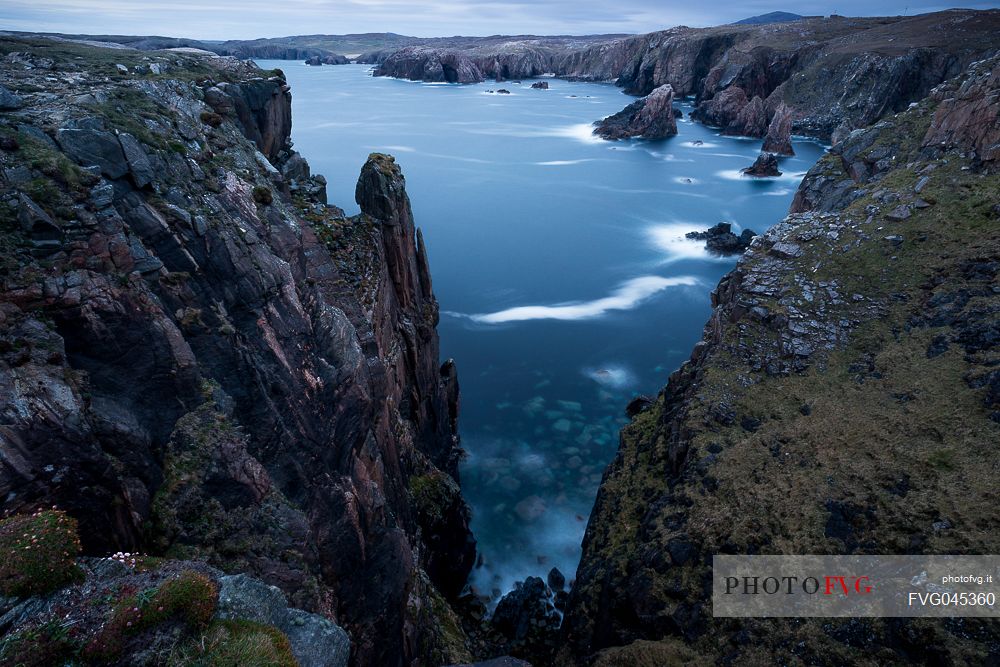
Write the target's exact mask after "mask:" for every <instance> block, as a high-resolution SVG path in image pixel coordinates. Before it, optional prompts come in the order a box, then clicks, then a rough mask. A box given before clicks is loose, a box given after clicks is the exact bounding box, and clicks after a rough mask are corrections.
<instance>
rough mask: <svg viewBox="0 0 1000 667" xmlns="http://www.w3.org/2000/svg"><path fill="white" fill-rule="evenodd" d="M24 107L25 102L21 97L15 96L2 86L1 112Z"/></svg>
mask: <svg viewBox="0 0 1000 667" xmlns="http://www.w3.org/2000/svg"><path fill="white" fill-rule="evenodd" d="M23 106H24V100H23V99H21V96H20V95H15V94H14V93H12V92H10V91H9V90H7V89H6V88H4V87H3V86H0V111H13V110H14V109H20V108H21V107H23Z"/></svg>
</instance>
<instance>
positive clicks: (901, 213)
mask: <svg viewBox="0 0 1000 667" xmlns="http://www.w3.org/2000/svg"><path fill="white" fill-rule="evenodd" d="M911 215H913V214H912V213H911V212H910V207H909V206H907V205H905V204H900V205H899V206H897V207H896V208H894V209H892V210H891V211H889V213H888V214H886V216H885V217H887V218H889V219H890V220H895V221H896V222H901V221H903V220H906V219H907V218H909V217H910V216H911Z"/></svg>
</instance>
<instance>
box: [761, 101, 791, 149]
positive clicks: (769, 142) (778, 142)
mask: <svg viewBox="0 0 1000 667" xmlns="http://www.w3.org/2000/svg"><path fill="white" fill-rule="evenodd" d="M761 150H762V151H763V152H765V153H775V154H777V155H795V151H794V150H792V110H791V109H789V108H788V106H787V105H786V104H785V103H784V102H782V103H781V104H779V105H778V108H777V109H775V111H774V116H773V117H772V118H771V124H770V125H769V126H768V128H767V136H765V137H764V146H763V147H762V148H761Z"/></svg>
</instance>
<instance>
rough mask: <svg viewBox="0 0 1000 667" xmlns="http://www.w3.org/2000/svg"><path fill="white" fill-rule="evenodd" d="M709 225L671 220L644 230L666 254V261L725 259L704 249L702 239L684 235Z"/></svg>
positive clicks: (715, 260) (702, 229)
mask: <svg viewBox="0 0 1000 667" xmlns="http://www.w3.org/2000/svg"><path fill="white" fill-rule="evenodd" d="M709 226H711V225H708V224H697V223H693V222H671V223H667V224H662V225H654V226H653V227H650V228H649V229H648V230H646V233H647V234H648V236H649V239H650V241H651V242H652V243H653V245H654V246H656V247H657V248H659V249H660V250H662V251H664V252H665V253H666V254H667V258H666V262H675V261H678V260H682V259H700V260H706V261H713V262H717V261H726V258H725V257H718V256H716V255H713V254H711V253H709V252H708V251H707V250H706V249H705V242H704V241H702V240H699V239H689V238H687V236H685V235H686V234H687V233H688V232H695V231H704V230H705V228H706V227H709Z"/></svg>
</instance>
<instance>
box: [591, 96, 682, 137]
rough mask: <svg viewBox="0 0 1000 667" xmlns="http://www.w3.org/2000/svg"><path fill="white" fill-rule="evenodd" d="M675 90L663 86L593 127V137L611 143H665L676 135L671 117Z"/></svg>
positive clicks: (675, 128)
mask: <svg viewBox="0 0 1000 667" xmlns="http://www.w3.org/2000/svg"><path fill="white" fill-rule="evenodd" d="M673 104H674V89H673V88H672V87H671V86H670V85H669V84H665V85H662V86H660V87H659V88H657V89H656V90H654V91H653V92H651V93H650V94H649V95H647V96H646V97H644V98H642V99H640V100H638V101H636V102H633V103H632V104H630V105H628V106H627V107H625V108H624V109H622V110H621V111H619V112H618V113H616V114H614V115H612V116H608V117H607V118H605V119H604V120H601V121H598V122H597V123H595V125H596V126H597V127H596V128H595V129H594V134H596V135H597V136H599V137H601V138H602V139H608V140H609V141H614V140H618V139H628V138H631V137H639V138H641V139H651V140H656V139H665V138H667V137H672V136H674V135H675V134H677V118H676V117H675V115H674V108H673Z"/></svg>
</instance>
